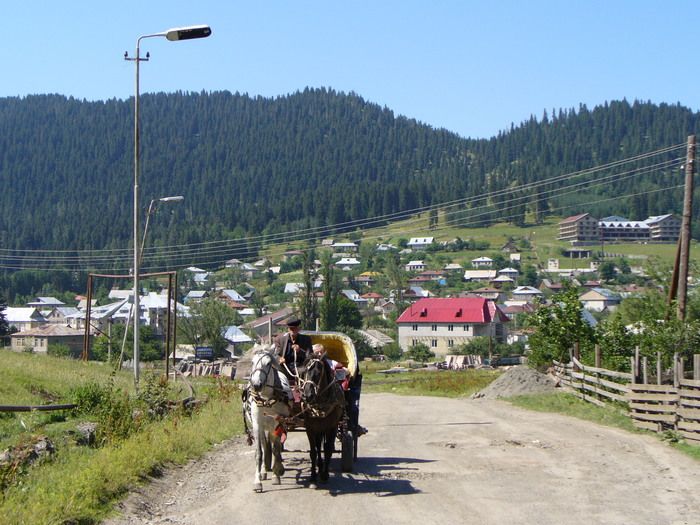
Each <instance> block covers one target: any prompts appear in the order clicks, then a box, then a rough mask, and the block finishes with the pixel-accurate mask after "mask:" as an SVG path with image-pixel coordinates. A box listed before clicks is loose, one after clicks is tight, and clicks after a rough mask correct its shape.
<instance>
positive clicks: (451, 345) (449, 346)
mask: <svg viewBox="0 0 700 525" xmlns="http://www.w3.org/2000/svg"><path fill="white" fill-rule="evenodd" d="M454 345H455V341H454V339H448V340H447V347H448V348H452V347H453V346H454Z"/></svg>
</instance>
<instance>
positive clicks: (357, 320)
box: [337, 295, 362, 328]
mask: <svg viewBox="0 0 700 525" xmlns="http://www.w3.org/2000/svg"><path fill="white" fill-rule="evenodd" d="M337 313H338V326H339V327H342V328H362V314H361V313H360V309H359V308H358V307H357V305H356V304H355V303H354V302H353V301H351V300H350V299H348V298H347V297H345V296H344V295H339V296H338V299H337Z"/></svg>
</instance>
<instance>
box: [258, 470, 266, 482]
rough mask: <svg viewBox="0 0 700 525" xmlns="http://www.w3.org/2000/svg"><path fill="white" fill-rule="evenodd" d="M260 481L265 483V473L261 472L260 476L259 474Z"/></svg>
mask: <svg viewBox="0 0 700 525" xmlns="http://www.w3.org/2000/svg"><path fill="white" fill-rule="evenodd" d="M260 479H261V480H262V481H265V480H266V479H267V472H263V473H262V474H260Z"/></svg>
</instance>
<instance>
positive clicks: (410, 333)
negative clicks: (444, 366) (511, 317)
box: [396, 297, 508, 356]
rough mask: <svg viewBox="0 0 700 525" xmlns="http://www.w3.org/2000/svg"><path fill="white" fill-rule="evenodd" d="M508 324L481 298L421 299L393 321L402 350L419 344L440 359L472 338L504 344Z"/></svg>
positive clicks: (491, 305) (504, 317)
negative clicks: (397, 327)
mask: <svg viewBox="0 0 700 525" xmlns="http://www.w3.org/2000/svg"><path fill="white" fill-rule="evenodd" d="M507 322H508V318H507V317H506V316H505V314H503V312H501V310H500V309H499V308H498V306H497V305H496V303H494V302H493V301H489V300H488V299H484V298H483V297H463V298H452V299H443V298H429V299H420V300H419V301H416V302H415V303H414V304H412V305H411V306H409V307H408V308H407V309H406V310H405V311H404V312H403V313H402V314H401V315H400V316H399V318H398V319H397V320H396V323H397V324H398V326H399V346H400V347H401V348H402V349H403V350H404V351H406V350H409V349H410V348H411V347H412V346H415V345H417V344H421V343H422V344H425V345H426V346H427V347H428V348H429V349H430V350H431V351H432V352H434V353H435V354H436V355H439V356H445V355H447V354H449V353H450V352H451V351H452V350H453V348H455V347H457V346H460V345H463V344H465V343H468V342H469V341H470V340H472V339H473V338H475V337H493V338H494V339H495V340H496V341H498V342H505V340H506V335H507V334H506V324H505V323H507Z"/></svg>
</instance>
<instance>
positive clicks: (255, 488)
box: [253, 483, 262, 493]
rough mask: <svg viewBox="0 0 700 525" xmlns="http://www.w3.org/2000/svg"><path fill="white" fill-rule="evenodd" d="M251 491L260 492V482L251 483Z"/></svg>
mask: <svg viewBox="0 0 700 525" xmlns="http://www.w3.org/2000/svg"><path fill="white" fill-rule="evenodd" d="M253 491H255V492H257V493H260V492H262V483H254V484H253Z"/></svg>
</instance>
